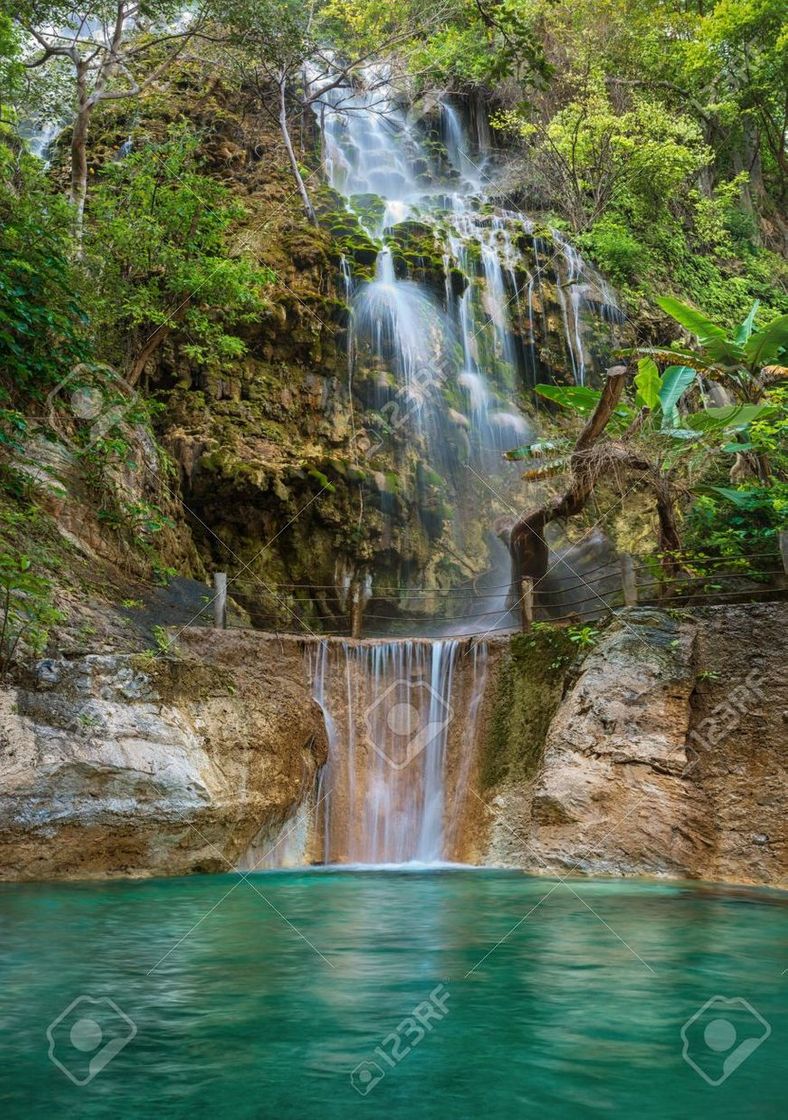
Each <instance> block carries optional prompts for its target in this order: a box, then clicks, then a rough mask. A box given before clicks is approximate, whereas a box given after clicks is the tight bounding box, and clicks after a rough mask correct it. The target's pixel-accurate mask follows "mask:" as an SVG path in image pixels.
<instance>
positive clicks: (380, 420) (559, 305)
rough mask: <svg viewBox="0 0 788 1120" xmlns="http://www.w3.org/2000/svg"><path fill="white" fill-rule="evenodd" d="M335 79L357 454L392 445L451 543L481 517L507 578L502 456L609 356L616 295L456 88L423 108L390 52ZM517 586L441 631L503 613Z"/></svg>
mask: <svg viewBox="0 0 788 1120" xmlns="http://www.w3.org/2000/svg"><path fill="white" fill-rule="evenodd" d="M335 79H336V74H335V73H334V72H333V71H326V69H325V68H323V69H322V70H321V69H319V68H317V67H314V68H312V69H311V70H310V72H309V74H308V75H307V81H308V82H309V83H310V85H311V88H312V90H313V92H315V91H318V90H319V89H320V88H321V84H322V85H324V86H326V89H325V92H324V93H322V94H320V95H319V96H318V97H317V98H316V100H315V102H314V108H315V113H316V117H317V121H318V124H319V128H320V131H321V136H322V144H323V163H324V171H325V175H326V178H327V180H328V182H329V184H330V186H331V187H332V188H333V189H334V191H336V192H337V194H338V195H339V196H340V197H341V199H342V205H343V206H344V207H345V210H346V212H347V214H348V216H349V220H350V221H352V222H356V223H357V226H356V228H357V229H359V231H360V234H361V235H362V236H363V238H364V239H365V241H364V243H363V245H361V246H360V247H359V248H357V247H356V246H355V245H353V244H350V245H349V246H348V249H347V252H346V253H345V255H344V256H343V260H342V267H343V285H344V290H345V294H346V298H347V300H348V307H349V312H350V314H349V321H348V362H349V365H348V391H349V393H350V394H351V398H352V400H353V399H354V400H355V401H356V402H358V403H359V405H360V409H359V412H364V411H365V412H366V413H367V415H368V416H369V415H371V416H372V417H373V421H372V426H371V428H367V429H366V430H364V429H362V430H361V431H357V432H356V433H355V438H356V441H357V443H356V452H357V454H358V455H361V456H364V457H365V459H366V461H367V462H368V463H372V464H373V467H374V455H375V451H376V449H378V448H380V447H386V448H388V449H389V450H391V451H392V452H393V454H394V457H395V459H397V460H398V461H399V463H400V465H401V466H400V471H399V477H398V479H397V490H398V492H399V493H401V494H402V493H409V494H411V495H412V496H413V497H414V504H416V506H417V507H418V511H419V516H420V517H421V519H422V521H424V522H425V524H426V525H427V531H428V533H432V532H433V524H434V523H435V516H436V512H437V514H438V516H439V517H440V518H441V520H442V521H443V523H444V524H445V525H447V528H446V529H445V530H442V531H443V532H444V540H445V542H446V548H447V549H450V550H451V552H452V555H459V556H461V555H462V554H463V553H464V552H465V551H466V549H467V547H468V542H469V541H473V542H479V540H480V533H479V526H482V533H481V539H485V543H484V544H479V543H474V544H473V547H474V548H475V556H476V558H477V559H475V560H474V564H476V565H478V563H479V559H478V558H479V557H480V555H481V554H482V550H486V559H487V566H488V568H489V569H490V570H493V569H494V570H495V571H496V573H497V575H498V577H499V579H498V580H497V585H496V586H498V587H500V584H501V583H502V582H505V580H506V578H507V565H508V561H507V559H506V554H505V549H502V548H500V547H499V542H497V541H496V540H495V539H494V536H493V533H492V526H493V523H494V522H495V520H496V517H498V516H500V515H501V514H505V513H508V512H510V511H511V510H512V508H515V507H516V508H518V509H519V508H521V506H522V500H523V488H522V482H521V479H520V471H519V469H518V467H517V465H516V464H514V463H507V462H504V461H503V458H502V453H503V452H505V451H506V450H509V449H511V448H513V447H517V446H518V445H521V444H523V443H527V442H530V441H532V439H533V437H534V436H535V434H536V428H537V422H536V419H535V411H536V410H535V407H534V401H533V395H532V394H531V393H530V388H531V387H532V386H533V385H534V384H535V383H537V382H539V381H551V380H562V381H570V382H575V383H578V384H582V383H584V382H585V381H586V380H587V378H588V377H589V376H591V375H592V373H593V370H594V369H595V368H597V367H598V365H599V358H600V355H601V354H602V352H603V351H604V350H605V339H607V342H608V343H609V341H610V337H609V335H610V329H611V325H612V323H613V322H614V321H615V320H616V319H617V318H618V317H619V314H620V313H619V312H618V309H617V306H616V302H615V297H614V295H613V293H612V292H611V290H610V289H609V287H608V286H607V284H606V283H605V282H604V280H603V279H602V277H600V276H599V275H598V274H597V273H596V271H595V270H594V269H592V268H591V267H589V266H588V265H587V264H586V263H585V262H584V261H583V259H582V257H581V256H580V254H579V253H578V251H577V249H576V248H575V247H574V246H573V245H572V244H571V243H570V242H569V241H567V240H566V238H565V237H564V236H562V234H561V233H560V232H559V231H557V230H556V229H552V228H550V227H547V226H545V225H544V224H540V223H538V222H537V221H536V220H535V219H534V218H532V217H530V216H528V215H526V214H524V213H522V212H521V211H520V210H519V209H518V208H517V206H516V204H515V203H514V202H513V201H512V200H511V199H510V198H508V197H507V196H506V192H505V190H504V189H503V187H502V186H501V168H500V166H499V164H498V163H497V162H496V157H495V153H494V152H493V151H492V150H491V147H490V133H489V127H488V126H487V123H486V119H483V120H482V119H480V118H479V115H478V114H471V113H469V112H468V111H466V109H465V108H464V107H463V105H462V104H461V103H459V102H457V103H453V102H452V101H451V100H449V99H443V100H438V101H435V102H430V103H428V104H427V105H426V107H425V106H424V105H421V106H419V105H418V104H416V105H414V104H413V103H411V102H410V101H409V99H408V97H407V96H406V95H405V94H404V93H403V92H402V91H401V90H399V89H398V88H397V87H396V85H395V83H394V82H393V81H392V80H391V78H390V75H389V73H388V71H387V70H386V68H385V66H383V65H370V66H368V67H367V68H366V69H364V70H363V71H361V73H360V77H359V80H358V81H357V82H356V83H354V84H351V83H350V82H342V83H340V84H339V85H333V84H331V85H330V86H329V83H330V82H333V81H334V80H335ZM381 512H382V513H383V516H384V517H385V516H386V503H385V502H382V503H381ZM478 571H479V569H478V567H477V569H476V575H477V576H478ZM371 578H372V580H373V582H374V580H375V578H376V574H375V573H374V572H373V573H371ZM418 578H419V582H421V579H422V578H423V577H422V576H421V575H419V577H418ZM388 582H391V580H388ZM493 582H495V581H493ZM504 599H505V595H504V593H503V592H501V594H500V595H499V597H498V601H497V602H496V601H494V597H488V598H485V600H484V601H480V602H479V603H477V604H476V606H475V610H476V614H477V616H478V617H477V618H476V620H475V621H474V619H472V618H470V615H469V613H468V611H465V612H464V613H465V615H466V618H465V622H464V623H463V624H462V625H461V626H458V627H456V628H454V631H453V630H452V628H451V627H449V628H448V629H445V628H444V629H443V630H441V629H440V628H438V630H433V632H444V633H447V632H448V633H451V632H458V633H462V632H468V631H469V630H473V629H476V630H480V629H485V628H486V626H487V625H490V624H495V625H499V624H500V623H499V622H498V621H497V620H496V618H495V617H494V616H495V614H496V611H498V616H499V618H500V617H501V616H500V608H502V607H503V603H504ZM405 613H408V612H407V611H406V612H405ZM410 613H413V612H412V611H411V612H410ZM511 621H512V620H511V619H508V620H506V617H505V614H504V616H503V622H504V624H506V623H507V622H509V623H510V622H511Z"/></svg>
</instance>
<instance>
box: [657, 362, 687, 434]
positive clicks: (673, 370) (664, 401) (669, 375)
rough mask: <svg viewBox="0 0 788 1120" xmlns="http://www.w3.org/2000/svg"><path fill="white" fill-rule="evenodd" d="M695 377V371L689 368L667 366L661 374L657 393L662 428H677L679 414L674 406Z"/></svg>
mask: <svg viewBox="0 0 788 1120" xmlns="http://www.w3.org/2000/svg"><path fill="white" fill-rule="evenodd" d="M695 376H696V374H695V370H694V369H692V368H691V367H690V366H668V368H667V369H666V370H665V372H664V373H663V375H662V388H661V389H660V391H659V403H660V404H661V405H662V427H663V428H678V427H679V412H678V409H677V407H676V405H677V404H678V402H679V400H680V399H681V397H682V396H683V395H684V394H685V393H686V391H687V389H689V387H690V386H691V385H692V383H693V382H694V380H695Z"/></svg>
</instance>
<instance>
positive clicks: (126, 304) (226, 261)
mask: <svg viewBox="0 0 788 1120" xmlns="http://www.w3.org/2000/svg"><path fill="white" fill-rule="evenodd" d="M198 143H199V139H198V138H197V137H195V136H193V135H190V134H188V133H186V132H184V131H182V130H180V129H178V128H174V129H173V130H172V131H171V133H170V136H169V137H168V138H167V140H165V141H164V142H163V143H161V144H158V145H154V144H148V145H146V146H144V147H142V148H140V149H139V150H138V151H135V152H133V153H131V154H130V155H128V156H126V158H125V159H123V160H121V161H119V162H117V163H112V164H109V165H108V166H107V167H106V168H105V169H104V172H103V176H102V182H101V184H100V186H99V187H98V188H97V190H96V194H95V206H94V208H93V210H94V220H93V222H92V223H91V225H90V228H89V240H88V242H87V250H88V253H89V256H90V260H91V262H93V263H94V265H95V268H94V269H93V270H92V271H93V272H94V274H95V276H96V281H97V296H96V310H95V320H96V321H95V329H97V330H99V331H102V328H104V330H103V333H104V334H105V345H106V342H107V341H108V338H107V336H109V337H112V335H113V334H114V336H115V337H116V338H117V347H118V350H119V353H120V354H121V358H122V360H123V362H124V364H125V367H126V376H127V380H128V381H129V383H130V384H131V385H135V384H136V383H137V381H138V380H139V378H140V376H141V375H142V372H143V370H144V369H145V366H146V365H147V363H148V362H149V361H150V359H151V358H152V357H153V355H154V354H155V353H156V351H157V350H158V349H159V347H160V346H161V345H162V343H163V342H164V341H165V339H166V338H167V337H168V336H169V335H171V334H172V333H173V332H176V331H179V332H181V334H182V335H183V336H184V338H185V339H186V341H185V343H184V345H183V352H184V354H186V355H187V356H188V357H190V358H192V359H193V360H194V361H196V362H201V363H216V364H219V365H221V364H222V363H226V362H228V361H233V360H235V359H237V358H239V357H241V356H242V355H243V353H244V352H245V349H246V347H245V344H244V343H243V341H242V339H241V338H239V337H238V335H237V334H236V333H234V328H235V327H237V326H239V325H240V324H243V323H248V322H251V321H254V320H255V319H257V318H258V317H259V315H260V312H261V310H262V308H263V306H264V303H265V287H266V285H267V284H268V283H269V282H270V281H271V280H272V279H273V273H272V272H271V271H270V270H269V269H265V268H258V267H256V266H255V265H254V264H253V263H251V262H250V261H248V260H246V259H244V258H243V257H239V256H234V255H233V254H232V249H231V246H230V244H229V240H228V234H229V231H230V230H231V228H232V226H233V225H235V224H237V223H238V222H239V221H241V220H242V219H243V217H244V216H245V213H246V212H245V210H244V208H243V207H242V206H240V205H239V204H238V203H235V202H233V201H231V199H230V196H229V191H228V189H227V188H226V187H224V186H223V185H222V184H221V183H217V182H216V181H215V180H213V179H211V178H210V177H209V176H208V175H205V174H203V173H202V172H201V170H200V167H199V162H198V160H197V154H196V153H197V147H198ZM124 350H125V354H124V353H123V351H124Z"/></svg>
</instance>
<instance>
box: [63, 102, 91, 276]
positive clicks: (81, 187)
mask: <svg viewBox="0 0 788 1120" xmlns="http://www.w3.org/2000/svg"><path fill="white" fill-rule="evenodd" d="M91 112H92V109H91V107H90V106H88V105H84V104H83V105H80V108H79V111H78V113H77V118H76V120H75V121H74V130H73V132H72V134H71V191H70V195H69V197H70V199H71V202H72V204H73V206H74V238H75V240H76V243H77V254H78V256H80V257H81V256H82V238H83V233H84V227H85V199H86V198H87V193H88V128H89V126H90V115H91Z"/></svg>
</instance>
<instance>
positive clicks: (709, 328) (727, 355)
mask: <svg viewBox="0 0 788 1120" xmlns="http://www.w3.org/2000/svg"><path fill="white" fill-rule="evenodd" d="M657 303H658V304H659V306H660V307H661V308H662V310H663V311H666V312H667V313H668V315H670V317H671V319H675V320H676V322H677V323H680V324H681V325H682V327H685V328H686V329H687V330H688V331H691V332H692V333H693V334H694V335H695V337H696V338H697V340H698V342H699V343H700V344H701V346H702V347H703V349H704V350H705V351H706V352H707V353H708V354H709V356H710V357H711V358H712V359H713V360H714V361H715V362H719V363H720V364H721V365H724V366H737V365H741V363H742V362H744V361H745V354H744V350H743V349H742V347H741V346H740V345H739V344H738V343H737V342H735V341H734V340H733V339H729V338H727V336H726V334H725V331H724V330H723V329H722V327H718V326H717V324H716V323H712V321H711V319H707V318H706V316H705V315H703V314H702V313H701V312H700V311H696V310H695V308H694V307H690V306H689V305H688V304H686V303H682V302H681V300H678V299H673V297H672V296H660V297H659V298H658V299H657ZM688 364H689V363H688Z"/></svg>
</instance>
